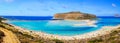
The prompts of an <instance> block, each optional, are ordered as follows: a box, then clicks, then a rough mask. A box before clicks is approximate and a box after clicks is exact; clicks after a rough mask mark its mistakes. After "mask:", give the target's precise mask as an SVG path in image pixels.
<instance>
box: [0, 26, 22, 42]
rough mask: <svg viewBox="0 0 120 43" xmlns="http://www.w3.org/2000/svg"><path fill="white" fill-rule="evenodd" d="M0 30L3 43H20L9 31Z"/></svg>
mask: <svg viewBox="0 0 120 43" xmlns="http://www.w3.org/2000/svg"><path fill="white" fill-rule="evenodd" d="M0 30H1V31H3V32H4V34H5V37H4V38H3V43H20V41H19V40H18V38H17V37H16V35H15V34H13V33H12V32H11V31H9V30H7V29H4V28H0Z"/></svg>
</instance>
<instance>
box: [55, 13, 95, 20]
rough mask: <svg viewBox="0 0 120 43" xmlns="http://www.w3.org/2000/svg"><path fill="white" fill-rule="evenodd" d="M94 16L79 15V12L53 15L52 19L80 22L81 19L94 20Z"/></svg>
mask: <svg viewBox="0 0 120 43" xmlns="http://www.w3.org/2000/svg"><path fill="white" fill-rule="evenodd" d="M94 18H96V15H93V14H88V13H81V12H67V13H57V14H55V15H54V19H64V20H66V19H70V20H81V19H94Z"/></svg>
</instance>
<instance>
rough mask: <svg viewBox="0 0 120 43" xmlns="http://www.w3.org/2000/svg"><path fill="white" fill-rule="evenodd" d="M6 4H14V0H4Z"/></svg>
mask: <svg viewBox="0 0 120 43" xmlns="http://www.w3.org/2000/svg"><path fill="white" fill-rule="evenodd" d="M4 1H5V2H13V1H14V0H4Z"/></svg>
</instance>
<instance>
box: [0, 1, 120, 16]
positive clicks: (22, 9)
mask: <svg viewBox="0 0 120 43" xmlns="http://www.w3.org/2000/svg"><path fill="white" fill-rule="evenodd" d="M71 11H80V12H85V13H91V14H95V15H97V16H113V15H114V14H120V0H0V15H1V16H53V15H54V14H55V13H64V12H71Z"/></svg>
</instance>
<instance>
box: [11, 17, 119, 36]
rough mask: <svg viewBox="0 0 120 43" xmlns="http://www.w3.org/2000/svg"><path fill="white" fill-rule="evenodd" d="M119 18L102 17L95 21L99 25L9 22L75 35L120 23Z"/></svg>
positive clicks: (64, 22) (60, 33) (64, 34)
mask: <svg viewBox="0 0 120 43" xmlns="http://www.w3.org/2000/svg"><path fill="white" fill-rule="evenodd" d="M119 20H120V18H115V17H110V18H108V17H100V18H99V19H98V20H96V21H97V22H96V23H95V25H97V27H91V26H74V25H73V24H85V22H79V21H66V20H39V21H32V20H30V21H9V23H10V24H13V25H16V26H19V27H22V28H25V29H27V30H32V31H38V32H39V31H42V32H45V33H48V34H54V35H62V36H74V35H78V34H79V35H80V34H85V33H89V32H92V31H96V30H99V29H101V27H103V26H116V25H119V24H120V21H119Z"/></svg>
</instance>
